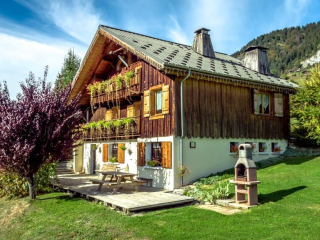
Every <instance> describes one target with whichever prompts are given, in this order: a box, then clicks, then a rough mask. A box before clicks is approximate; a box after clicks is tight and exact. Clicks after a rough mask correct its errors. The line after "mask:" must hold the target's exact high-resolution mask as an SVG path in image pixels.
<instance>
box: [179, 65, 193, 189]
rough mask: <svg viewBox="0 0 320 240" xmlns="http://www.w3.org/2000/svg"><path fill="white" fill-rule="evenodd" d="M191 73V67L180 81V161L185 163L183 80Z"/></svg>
mask: <svg viewBox="0 0 320 240" xmlns="http://www.w3.org/2000/svg"><path fill="white" fill-rule="evenodd" d="M190 75H191V69H190V68H189V71H188V75H187V76H186V77H185V78H184V79H183V80H182V81H181V83H180V102H181V137H180V163H181V165H183V157H182V152H183V142H182V138H183V137H184V114H183V82H184V81H186V80H187V79H188V78H189V77H190ZM182 186H183V176H181V187H182Z"/></svg>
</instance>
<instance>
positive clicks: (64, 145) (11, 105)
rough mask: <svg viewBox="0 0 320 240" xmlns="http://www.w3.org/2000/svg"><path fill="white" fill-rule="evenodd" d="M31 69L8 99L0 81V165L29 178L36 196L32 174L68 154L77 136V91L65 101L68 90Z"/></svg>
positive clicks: (5, 89) (78, 118)
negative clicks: (56, 85)
mask: <svg viewBox="0 0 320 240" xmlns="http://www.w3.org/2000/svg"><path fill="white" fill-rule="evenodd" d="M47 73H48V67H46V69H45V73H44V78H43V79H40V78H39V80H36V79H35V77H34V74H32V73H30V75H29V78H27V79H26V82H25V83H20V85H21V88H22V93H19V94H18V95H17V98H16V99H11V98H10V95H9V91H8V88H7V84H6V82H4V86H3V87H2V86H1V85H0V168H1V169H3V170H5V171H10V172H13V173H17V174H19V175H21V176H23V177H25V178H27V179H28V183H29V195H30V198H31V199H35V198H36V191H35V174H36V173H37V172H38V170H39V169H40V168H41V167H42V166H43V165H45V164H47V163H54V162H57V161H59V160H66V159H68V158H70V152H71V151H72V148H73V147H74V146H75V143H76V142H77V140H79V138H80V131H79V123H80V121H81V118H82V114H81V110H80V109H79V107H78V103H79V99H80V94H79V95H78V96H77V97H75V98H74V99H73V100H72V101H71V102H69V103H68V96H69V93H70V91H71V86H70V85H69V86H68V87H66V88H65V89H62V88H61V89H55V90H53V88H52V87H51V84H50V83H47V82H46V78H47Z"/></svg>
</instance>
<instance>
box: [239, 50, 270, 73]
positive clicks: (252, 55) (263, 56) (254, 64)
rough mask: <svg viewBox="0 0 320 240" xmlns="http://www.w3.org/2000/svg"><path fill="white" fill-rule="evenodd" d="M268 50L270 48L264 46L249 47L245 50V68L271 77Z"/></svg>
mask: <svg viewBox="0 0 320 240" xmlns="http://www.w3.org/2000/svg"><path fill="white" fill-rule="evenodd" d="M267 50H268V48H265V47H262V46H251V47H248V48H247V49H246V50H245V52H246V55H245V57H244V61H243V63H244V66H245V67H247V68H250V69H252V70H254V71H257V72H259V73H262V74H265V75H270V69H269V63H268V57H267Z"/></svg>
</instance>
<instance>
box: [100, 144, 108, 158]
mask: <svg viewBox="0 0 320 240" xmlns="http://www.w3.org/2000/svg"><path fill="white" fill-rule="evenodd" d="M108 148H109V145H108V144H103V145H102V158H103V159H102V161H103V162H108Z"/></svg>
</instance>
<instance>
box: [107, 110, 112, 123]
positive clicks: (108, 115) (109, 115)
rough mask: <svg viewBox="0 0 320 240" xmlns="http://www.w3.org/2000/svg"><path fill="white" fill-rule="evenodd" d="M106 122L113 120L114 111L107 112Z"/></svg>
mask: <svg viewBox="0 0 320 240" xmlns="http://www.w3.org/2000/svg"><path fill="white" fill-rule="evenodd" d="M106 120H107V121H110V120H112V110H107V112H106Z"/></svg>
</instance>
